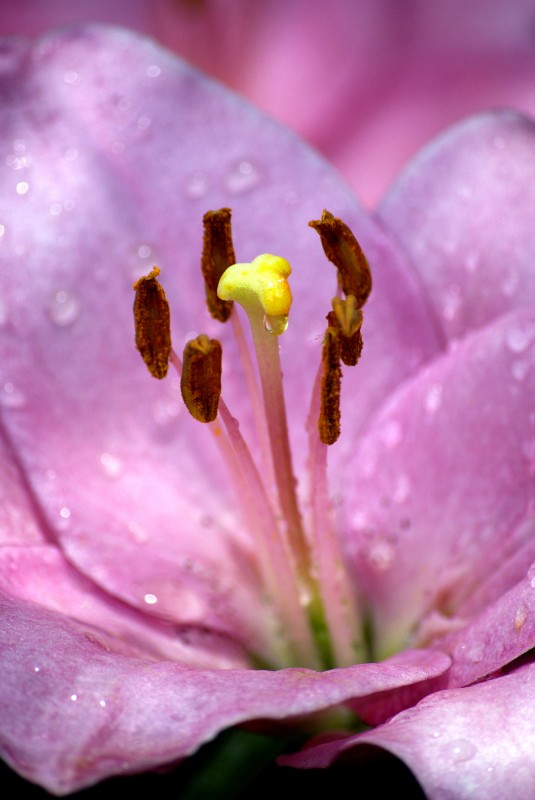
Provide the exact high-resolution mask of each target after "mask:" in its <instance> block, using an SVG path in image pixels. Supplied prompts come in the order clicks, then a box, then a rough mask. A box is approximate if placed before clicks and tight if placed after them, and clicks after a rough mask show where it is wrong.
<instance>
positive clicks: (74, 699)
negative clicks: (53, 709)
mask: <svg viewBox="0 0 535 800" xmlns="http://www.w3.org/2000/svg"><path fill="white" fill-rule="evenodd" d="M71 700H72V701H73V702H76V700H78V695H77V694H75V693H73V694H71Z"/></svg>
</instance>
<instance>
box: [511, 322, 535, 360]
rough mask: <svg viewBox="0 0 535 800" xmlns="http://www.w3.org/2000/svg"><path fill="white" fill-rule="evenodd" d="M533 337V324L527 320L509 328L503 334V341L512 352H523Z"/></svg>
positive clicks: (534, 326)
mask: <svg viewBox="0 0 535 800" xmlns="http://www.w3.org/2000/svg"><path fill="white" fill-rule="evenodd" d="M534 338H535V325H534V324H533V323H532V322H527V323H525V324H524V325H519V326H517V327H514V328H509V330H508V331H507V333H506V334H505V343H506V345H507V347H508V348H509V350H511V352H513V353H523V352H524V351H525V350H527V349H528V347H529V346H530V344H531V343H532V341H533V339H534Z"/></svg>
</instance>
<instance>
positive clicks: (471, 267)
mask: <svg viewBox="0 0 535 800" xmlns="http://www.w3.org/2000/svg"><path fill="white" fill-rule="evenodd" d="M479 264H480V256H479V253H478V252H477V251H473V252H470V253H468V255H467V256H466V259H465V261H464V267H465V269H466V271H467V272H469V273H473V272H475V271H476V269H477V268H478V267H479Z"/></svg>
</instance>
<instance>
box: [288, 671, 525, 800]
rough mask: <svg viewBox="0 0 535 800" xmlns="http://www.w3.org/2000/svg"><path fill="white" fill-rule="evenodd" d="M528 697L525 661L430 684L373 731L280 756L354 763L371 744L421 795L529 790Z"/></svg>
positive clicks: (463, 798) (494, 797)
mask: <svg viewBox="0 0 535 800" xmlns="http://www.w3.org/2000/svg"><path fill="white" fill-rule="evenodd" d="M534 702H535V665H533V664H530V665H528V666H525V667H523V668H521V669H517V670H516V671H514V672H512V673H511V674H510V675H507V676H505V677H501V678H496V679H494V680H491V681H488V682H486V683H480V684H477V685H475V686H470V687H467V688H465V689H457V690H453V691H445V692H437V693H436V694H434V695H431V696H430V697H427V698H426V699H425V700H422V701H421V702H420V703H419V704H418V705H417V706H416V707H415V708H412V709H410V710H408V711H404V712H403V713H401V714H399V715H398V716H397V717H394V719H392V720H391V721H390V722H388V723H387V724H386V725H383V726H382V727H380V728H377V729H376V730H374V731H371V732H368V733H364V734H360V735H358V736H354V737H350V738H348V739H346V740H342V741H337V742H331V743H329V744H325V745H319V746H318V747H312V748H310V749H308V750H305V751H303V752H302V753H299V754H298V755H295V756H291V757H289V758H285V759H283V760H282V759H281V761H283V763H285V764H291V765H293V766H299V767H326V766H329V765H330V764H332V763H333V761H335V759H339V758H340V757H341V756H342V757H343V760H344V762H345V763H348V762H349V763H358V761H359V758H361V757H362V758H366V745H376V746H379V747H381V748H384V749H385V750H387V751H388V752H390V753H392V754H393V755H395V756H397V757H398V758H400V759H402V760H403V761H404V762H405V763H406V764H407V766H408V767H409V768H410V769H411V770H412V772H413V773H414V775H415V776H416V778H417V779H418V781H419V783H420V785H421V787H422V789H423V791H424V792H425V795H426V797H432V798H450V797H451V798H455V799H456V800H468V798H470V800H479V799H480V798H481V800H483V798H484V799H485V800H506V798H509V797H519V798H520V797H522V798H524V797H526V798H527V797H532V796H533V794H534V792H535V759H534V755H533V733H534V729H535V728H534V726H535V720H534V715H533V707H534ZM361 747H362V750H361ZM360 750H361V752H359V751H360ZM386 768H387V767H386Z"/></svg>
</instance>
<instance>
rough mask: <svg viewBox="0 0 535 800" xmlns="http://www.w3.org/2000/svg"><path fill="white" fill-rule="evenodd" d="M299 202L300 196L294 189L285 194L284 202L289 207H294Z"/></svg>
mask: <svg viewBox="0 0 535 800" xmlns="http://www.w3.org/2000/svg"><path fill="white" fill-rule="evenodd" d="M298 200H299V195H298V194H297V192H296V191H294V190H293V189H288V191H287V192H285V194H284V202H285V203H287V204H288V205H289V206H294V205H295V204H296V203H297V201H298Z"/></svg>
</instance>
